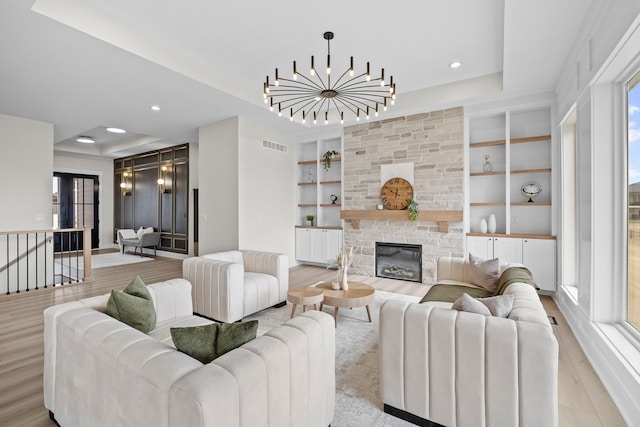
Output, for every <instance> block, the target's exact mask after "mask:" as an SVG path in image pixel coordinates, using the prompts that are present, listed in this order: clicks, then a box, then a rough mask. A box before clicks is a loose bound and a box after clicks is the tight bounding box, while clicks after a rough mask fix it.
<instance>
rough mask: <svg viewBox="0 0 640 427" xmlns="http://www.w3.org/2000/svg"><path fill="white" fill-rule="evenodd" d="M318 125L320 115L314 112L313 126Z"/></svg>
mask: <svg viewBox="0 0 640 427" xmlns="http://www.w3.org/2000/svg"><path fill="white" fill-rule="evenodd" d="M316 123H318V114H317V113H316V112H315V111H314V112H313V124H314V125H315V124H316Z"/></svg>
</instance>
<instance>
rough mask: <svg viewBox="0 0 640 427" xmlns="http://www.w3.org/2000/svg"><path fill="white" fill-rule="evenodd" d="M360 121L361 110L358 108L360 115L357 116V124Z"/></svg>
mask: <svg viewBox="0 0 640 427" xmlns="http://www.w3.org/2000/svg"><path fill="white" fill-rule="evenodd" d="M359 121H360V109H359V108H358V114H356V122H359Z"/></svg>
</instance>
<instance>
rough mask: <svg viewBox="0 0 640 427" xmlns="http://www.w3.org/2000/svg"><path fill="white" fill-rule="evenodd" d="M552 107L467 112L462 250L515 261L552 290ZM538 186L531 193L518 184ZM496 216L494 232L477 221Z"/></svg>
mask: <svg viewBox="0 0 640 427" xmlns="http://www.w3.org/2000/svg"><path fill="white" fill-rule="evenodd" d="M551 117H552V116H551V107H550V106H539V107H535V108H528V109H512V110H506V111H500V112H495V111H494V112H491V113H488V114H477V115H470V116H468V117H467V118H466V119H467V120H466V125H467V131H468V132H467V135H468V140H467V148H468V167H467V179H468V182H467V188H468V205H467V209H468V211H467V218H468V224H467V227H468V230H467V232H468V233H467V236H468V238H467V252H471V253H473V254H474V255H478V256H481V257H497V258H500V260H501V261H503V260H504V261H512V262H520V263H522V264H524V265H526V266H527V267H528V268H529V269H530V270H531V271H532V273H533V274H534V279H535V280H536V281H537V282H539V286H540V287H541V288H542V289H544V290H548V291H554V290H555V265H556V261H555V259H556V243H555V237H554V236H553V212H552V201H553V187H552V177H553V171H552V164H553V162H552V159H553V157H552V153H553V149H552V148H553V147H552V145H553V138H552V125H551ZM526 184H530V186H529V187H533V188H535V187H538V188H540V189H541V191H540V192H539V194H538V195H537V196H535V197H529V196H527V195H525V194H523V191H522V188H523V186H525V185H526ZM491 215H493V216H494V217H495V222H496V229H495V231H493V232H491V230H488V232H485V231H483V225H481V223H482V221H483V220H484V221H486V222H487V223H489V217H490V216H491Z"/></svg>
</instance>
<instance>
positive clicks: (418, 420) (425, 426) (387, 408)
mask: <svg viewBox="0 0 640 427" xmlns="http://www.w3.org/2000/svg"><path fill="white" fill-rule="evenodd" d="M384 412H386V413H387V414H389V415H393V416H394V417H396V418H400V419H402V420H405V421H408V422H410V423H411V424H415V425H417V426H420V427H444V426H443V425H442V424H438V423H434V422H433V421H429V420H427V419H424V418H422V417H419V416H417V415H414V414H412V413H410V412H407V411H403V410H402V409H398V408H394V407H393V406H391V405H387V404H386V403H385V404H384Z"/></svg>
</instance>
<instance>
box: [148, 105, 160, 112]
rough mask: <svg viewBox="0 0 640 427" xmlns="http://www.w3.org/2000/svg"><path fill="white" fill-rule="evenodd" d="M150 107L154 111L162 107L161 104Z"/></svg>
mask: <svg viewBox="0 0 640 427" xmlns="http://www.w3.org/2000/svg"><path fill="white" fill-rule="evenodd" d="M149 108H151V109H152V110H153V111H160V107H159V106H157V105H152V106H151V107H149Z"/></svg>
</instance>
